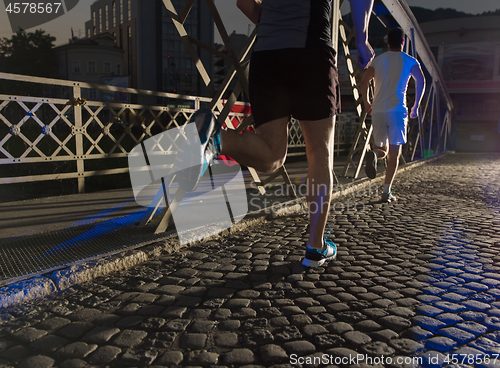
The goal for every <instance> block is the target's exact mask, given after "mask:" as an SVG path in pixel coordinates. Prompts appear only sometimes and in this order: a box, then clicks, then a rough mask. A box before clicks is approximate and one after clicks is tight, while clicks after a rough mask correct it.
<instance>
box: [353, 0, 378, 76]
mask: <svg viewBox="0 0 500 368" xmlns="http://www.w3.org/2000/svg"><path fill="white" fill-rule="evenodd" d="M350 5H351V15H352V21H353V22H354V29H355V32H356V49H357V50H358V52H359V56H358V64H359V66H360V67H362V68H363V69H365V68H366V67H367V66H368V65H370V63H371V61H372V60H373V57H374V56H375V53H374V52H373V49H372V47H371V46H370V43H369V42H368V25H369V23H370V15H371V13H372V8H373V0H350Z"/></svg>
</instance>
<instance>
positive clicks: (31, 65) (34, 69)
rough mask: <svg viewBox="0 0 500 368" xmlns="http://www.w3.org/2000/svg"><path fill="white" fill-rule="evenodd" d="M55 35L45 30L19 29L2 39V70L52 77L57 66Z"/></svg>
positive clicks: (0, 64) (0, 54)
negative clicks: (9, 36) (30, 30)
mask: <svg viewBox="0 0 500 368" xmlns="http://www.w3.org/2000/svg"><path fill="white" fill-rule="evenodd" d="M55 40H56V38H55V37H53V36H51V35H49V34H45V31H43V30H41V29H40V30H36V31H35V32H25V31H23V30H19V31H18V32H16V33H15V34H14V35H12V38H10V39H8V38H3V39H1V40H0V71H2V72H7V73H14V74H23V75H31V76H37V77H51V76H52V75H53V74H54V71H55V69H56V67H57V59H56V56H55V53H54V44H53V42H54V41H55Z"/></svg>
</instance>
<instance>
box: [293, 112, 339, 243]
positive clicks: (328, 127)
mask: <svg viewBox="0 0 500 368" xmlns="http://www.w3.org/2000/svg"><path fill="white" fill-rule="evenodd" d="M301 126H302V133H303V134H304V139H305V142H306V154H307V162H308V165H309V172H308V178H307V195H306V199H307V202H308V204H309V221H310V237H309V245H310V246H311V247H313V248H322V247H323V233H324V231H325V226H326V221H327V218H328V213H329V211H330V201H331V197H332V189H333V175H332V172H333V157H332V156H333V149H332V148H333V139H334V129H335V118H328V119H323V120H318V121H301Z"/></svg>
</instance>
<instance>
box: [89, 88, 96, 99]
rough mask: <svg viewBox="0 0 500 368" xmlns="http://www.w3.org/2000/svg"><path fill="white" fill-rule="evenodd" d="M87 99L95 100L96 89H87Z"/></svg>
mask: <svg viewBox="0 0 500 368" xmlns="http://www.w3.org/2000/svg"><path fill="white" fill-rule="evenodd" d="M89 100H97V90H96V89H95V88H91V89H89Z"/></svg>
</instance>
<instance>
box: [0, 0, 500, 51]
mask: <svg viewBox="0 0 500 368" xmlns="http://www.w3.org/2000/svg"><path fill="white" fill-rule="evenodd" d="M94 1H95V0H79V2H78V5H77V6H76V7H75V8H73V9H72V10H71V11H70V12H68V13H66V14H64V15H63V16H61V17H59V18H57V19H54V20H52V21H50V22H48V23H46V24H43V25H41V26H39V27H36V28H33V29H29V30H28V31H34V30H35V29H43V30H45V31H46V33H49V34H51V35H52V36H55V37H56V42H55V44H56V45H61V44H65V43H67V42H68V40H69V38H70V37H71V28H73V31H74V33H75V36H81V37H83V36H85V22H86V21H88V20H89V19H90V5H91V4H92V3H93V2H94ZM200 1H203V0H200ZM214 1H215V5H216V6H217V8H218V10H219V13H220V15H221V18H222V20H223V21H224V23H225V25H226V29H227V32H228V33H231V32H233V31H236V32H237V33H243V34H247V33H249V32H251V31H252V30H253V25H252V24H251V22H250V21H249V20H248V19H247V18H245V16H244V15H243V14H241V12H240V11H239V10H238V9H237V8H236V0H214ZM20 2H22V1H20ZM345 2H346V3H347V0H346V1H345ZM407 3H408V4H409V5H410V6H420V7H423V8H428V9H437V8H453V9H456V10H459V11H463V12H466V13H471V14H478V13H482V12H485V11H489V10H496V9H500V1H499V0H407ZM342 10H343V13H345V12H347V11H349V6H348V5H346V6H344V8H343V9H342ZM11 36H12V31H11V29H10V25H9V21H8V18H7V13H6V9H5V2H4V1H2V2H0V37H7V38H10V37H11ZM218 40H220V38H219V37H218V34H217V31H216V42H217V41H218ZM219 42H220V41H219Z"/></svg>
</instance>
